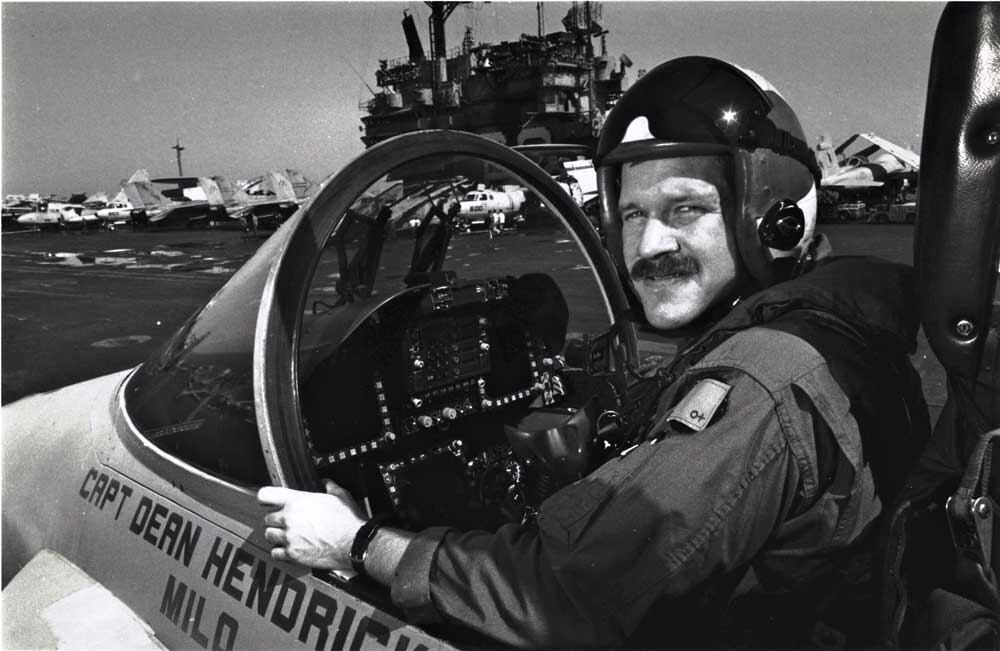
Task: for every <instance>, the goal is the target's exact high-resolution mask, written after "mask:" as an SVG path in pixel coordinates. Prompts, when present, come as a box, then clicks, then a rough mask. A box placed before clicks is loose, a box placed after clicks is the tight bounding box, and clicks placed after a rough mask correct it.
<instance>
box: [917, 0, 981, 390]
mask: <svg viewBox="0 0 1000 651" xmlns="http://www.w3.org/2000/svg"><path fill="white" fill-rule="evenodd" d="M920 154H921V155H920V161H921V169H920V198H919V206H918V219H917V227H916V233H915V238H914V263H915V267H916V277H917V283H918V285H917V286H918V291H919V293H920V296H921V319H922V322H923V326H924V330H925V332H926V334H927V338H928V340H929V341H930V344H931V347H932V349H933V350H934V352H935V354H936V355H937V357H938V359H940V360H941V363H942V364H943V365H944V367H945V368H946V369H947V370H948V372H949V373H951V374H954V375H957V376H959V377H961V378H965V379H972V378H975V377H976V376H977V375H978V374H979V373H980V371H982V370H983V369H982V367H983V365H984V364H988V363H990V362H989V361H987V360H984V356H991V355H989V353H988V352H987V350H986V340H987V337H988V335H989V330H990V324H991V320H992V321H995V316H994V317H991V312H992V310H993V309H994V291H995V288H996V282H997V274H998V262H1000V4H994V3H951V4H949V5H948V6H947V7H946V8H945V10H944V12H943V14H942V17H941V20H940V22H939V23H938V28H937V33H936V35H935V39H934V49H933V53H932V57H931V66H930V77H929V80H928V90H927V108H926V112H925V115H924V130H923V141H922V147H921V152H920ZM998 309H1000V308H998Z"/></svg>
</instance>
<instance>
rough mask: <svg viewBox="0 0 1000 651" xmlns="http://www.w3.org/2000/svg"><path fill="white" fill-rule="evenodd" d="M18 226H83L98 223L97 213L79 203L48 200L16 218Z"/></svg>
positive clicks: (44, 227) (47, 227)
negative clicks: (35, 209) (37, 207)
mask: <svg viewBox="0 0 1000 651" xmlns="http://www.w3.org/2000/svg"><path fill="white" fill-rule="evenodd" d="M17 223H18V224H19V225H20V226H26V227H34V228H40V229H50V228H85V227H87V226H90V225H92V224H94V225H96V224H97V223H98V219H97V215H96V214H95V213H94V211H93V210H90V209H87V208H85V207H84V205H83V204H79V203H62V202H59V201H49V202H48V203H44V204H42V205H41V206H40V207H39V209H38V210H37V211H33V212H29V213H25V214H23V215H21V216H20V217H18V218H17Z"/></svg>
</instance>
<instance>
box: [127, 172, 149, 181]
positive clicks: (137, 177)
mask: <svg viewBox="0 0 1000 651" xmlns="http://www.w3.org/2000/svg"><path fill="white" fill-rule="evenodd" d="M128 182H129V183H149V170H145V169H143V170H136V171H134V172H132V176H130V177H129V178H128Z"/></svg>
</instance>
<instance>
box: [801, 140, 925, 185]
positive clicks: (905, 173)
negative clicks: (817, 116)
mask: <svg viewBox="0 0 1000 651" xmlns="http://www.w3.org/2000/svg"><path fill="white" fill-rule="evenodd" d="M855 143H858V144H859V145H860V147H859V148H856V150H854V151H853V152H852V153H848V151H849V150H850V149H849V148H851V146H852V145H855ZM856 147H857V145H856ZM816 160H817V162H818V163H819V167H820V170H821V171H822V173H823V180H822V182H821V184H822V186H823V187H824V188H827V189H831V190H841V189H862V188H877V187H882V186H883V185H885V184H886V183H887V182H889V181H891V180H897V179H898V180H900V182H901V181H902V180H903V179H913V178H915V176H916V174H917V172H919V171H920V156H919V155H918V154H916V153H914V152H912V151H910V150H908V149H906V148H905V147H900V146H899V145H896V144H893V143H891V142H889V141H888V140H886V139H885V138H882V137H880V136H877V135H875V134H874V133H856V134H854V135H853V136H851V137H850V138H848V139H847V140H845V141H844V142H843V143H841V144H840V146H838V147H837V148H836V149H834V148H833V144H832V142H831V141H830V139H829V138H828V137H824V138H822V139H821V140H820V143H819V145H817V147H816Z"/></svg>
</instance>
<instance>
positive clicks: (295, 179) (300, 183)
mask: <svg viewBox="0 0 1000 651" xmlns="http://www.w3.org/2000/svg"><path fill="white" fill-rule="evenodd" d="M284 175H285V178H286V179H288V181H289V183H291V184H292V188H294V190H295V198H296V199H305V198H306V197H307V196H309V194H310V193H311V192H312V190H313V186H315V185H316V184H315V183H313V182H312V181H310V180H309V179H307V178H306V177H305V175H303V174H302V172H300V171H299V170H296V169H286V170H284Z"/></svg>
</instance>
